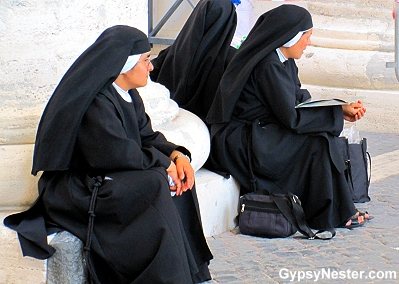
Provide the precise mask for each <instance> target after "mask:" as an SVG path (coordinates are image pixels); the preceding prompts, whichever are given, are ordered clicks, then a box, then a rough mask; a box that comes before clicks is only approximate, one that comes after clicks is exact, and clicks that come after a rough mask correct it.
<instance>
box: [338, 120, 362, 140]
mask: <svg viewBox="0 0 399 284" xmlns="http://www.w3.org/2000/svg"><path fill="white" fill-rule="evenodd" d="M339 136H341V137H346V138H348V143H349V144H360V142H361V140H362V138H361V137H360V133H359V129H358V128H357V127H356V124H355V123H353V124H352V126H351V127H349V128H344V129H343V130H342V132H341V134H340V135H339Z"/></svg>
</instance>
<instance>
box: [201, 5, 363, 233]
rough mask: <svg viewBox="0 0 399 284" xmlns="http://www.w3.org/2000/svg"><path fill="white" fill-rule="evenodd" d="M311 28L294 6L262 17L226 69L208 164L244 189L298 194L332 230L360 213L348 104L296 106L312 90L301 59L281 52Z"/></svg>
mask: <svg viewBox="0 0 399 284" xmlns="http://www.w3.org/2000/svg"><path fill="white" fill-rule="evenodd" d="M310 28H312V21H311V16H310V14H309V13H308V12H307V11H306V10H305V9H303V8H300V7H298V6H295V5H281V6H279V7H278V8H275V9H273V10H271V11H269V12H267V13H265V14H263V15H262V16H261V17H260V18H259V19H258V21H257V23H256V24H255V26H254V28H253V29H252V30H251V32H250V33H249V35H248V37H247V39H246V40H245V42H244V43H243V44H242V46H241V48H240V49H239V51H238V52H237V54H236V56H235V57H234V58H233V60H232V61H231V63H230V64H229V66H228V68H227V70H226V72H225V74H224V75H223V77H222V80H221V83H220V85H219V89H218V93H217V95H216V97H215V100H214V102H213V104H212V107H211V110H210V112H209V115H208V117H207V119H208V122H209V123H210V124H211V139H212V140H211V145H212V146H211V155H210V158H209V160H208V162H209V163H208V164H211V165H212V168H213V169H214V170H215V171H225V172H227V173H229V174H231V175H232V176H233V177H235V178H236V179H237V180H238V181H239V182H240V183H241V185H242V193H246V192H249V191H252V190H254V189H255V188H256V189H262V188H266V189H268V190H270V191H272V192H275V193H286V192H288V191H290V192H292V193H294V194H296V195H297V196H298V197H299V198H300V200H301V201H302V206H303V208H304V211H305V215H306V220H307V222H308V223H309V225H310V226H311V227H313V228H315V229H329V228H334V227H337V226H339V225H340V224H342V223H344V222H346V221H347V220H348V219H349V218H350V217H351V216H352V215H354V214H355V212H356V211H355V207H354V204H353V202H352V198H351V195H350V192H349V188H348V184H347V182H346V179H345V175H344V170H345V167H346V166H345V162H344V155H343V152H342V151H341V149H340V147H339V142H338V138H337V136H339V134H340V132H341V130H342V128H343V114H342V108H341V106H333V107H320V108H306V109H296V108H295V106H296V105H297V104H298V103H300V102H303V101H304V100H306V99H309V98H310V94H309V92H308V91H307V90H304V89H301V83H300V81H299V78H298V69H297V66H296V64H295V61H294V60H293V59H289V60H287V61H286V62H284V63H282V62H281V61H280V59H279V57H278V54H277V52H276V48H278V47H280V46H282V45H283V44H285V43H286V42H288V41H289V40H290V39H292V38H293V37H294V36H295V35H296V34H297V33H298V32H300V31H306V30H308V29H310ZM239 66H241V68H238V67H239Z"/></svg>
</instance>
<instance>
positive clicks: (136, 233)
mask: <svg viewBox="0 0 399 284" xmlns="http://www.w3.org/2000/svg"><path fill="white" fill-rule="evenodd" d="M140 41H142V42H141V43H140ZM110 42H112V43H113V44H115V45H116V47H115V46H114V47H113V48H112V49H108V48H109V47H112V44H110ZM132 46H133V47H132ZM118 47H119V49H118ZM127 48H128V50H127V53H126V52H124V51H125V50H126V49H127ZM115 49H116V50H115ZM147 51H149V44H148V40H146V37H145V35H144V34H142V33H141V32H139V31H138V30H136V29H134V28H130V27H126V26H117V27H113V28H110V29H108V30H106V31H105V32H104V33H103V34H102V35H101V36H100V37H99V39H98V40H97V41H96V42H95V43H94V44H93V45H92V46H91V47H89V49H88V50H87V51H86V52H85V53H84V54H83V55H82V56H81V57H80V58H78V60H77V61H76V62H75V64H74V65H73V66H71V68H70V70H69V71H68V72H67V73H66V75H65V76H64V78H63V80H62V81H61V83H60V85H59V87H58V88H57V89H58V90H63V89H64V88H66V86H64V84H63V83H62V82H71V81H74V79H75V80H79V79H80V76H83V75H82V74H84V75H87V74H86V73H85V72H83V73H80V72H77V70H78V71H79V70H80V71H82V69H84V67H83V65H85V64H83V63H82V62H85V63H90V62H91V60H90V59H92V58H93V52H94V53H96V52H99V53H101V52H105V54H107V55H108V56H111V57H108V58H107V57H101V56H100V57H97V56H94V58H95V61H100V62H97V64H99V66H105V68H106V69H107V70H108V71H104V73H106V74H108V75H104V73H101V72H100V73H99V74H98V75H96V72H92V73H91V74H93V76H90V75H87V77H84V76H83V78H81V80H88V81H90V79H92V80H94V81H96V79H94V78H93V77H97V80H102V77H103V82H105V83H104V87H103V88H102V89H101V90H100V91H99V92H98V93H96V94H91V93H90V92H89V93H87V94H86V96H85V97H84V98H81V97H80V95H76V93H71V94H70V98H69V100H71V101H73V100H77V101H79V100H83V101H87V104H86V105H85V104H83V103H81V104H69V103H68V105H67V106H65V104H64V103H63V99H62V97H63V96H64V95H65V93H64V92H63V91H57V90H56V91H55V93H54V94H53V97H52V99H51V100H50V102H49V104H48V106H47V107H46V110H45V112H44V114H43V116H42V120H41V124H40V126H39V130H38V136H37V141H41V142H42V143H43V144H41V146H40V145H39V146H38V145H36V149H35V155H40V154H42V155H45V154H44V153H46V149H43V148H42V145H45V144H46V143H48V142H47V141H49V140H48V139H46V138H45V137H43V136H45V135H46V134H48V133H53V134H55V135H56V134H57V131H56V130H54V131H50V129H52V125H53V126H57V125H59V127H62V126H63V125H70V124H68V112H67V110H69V112H70V116H73V117H76V116H77V117H78V118H77V121H78V122H77V123H76V125H70V126H71V127H70V128H71V129H69V130H68V129H67V130H66V131H65V132H67V135H66V134H65V133H64V132H63V133H61V134H60V135H62V136H63V137H64V139H69V142H70V143H71V144H72V151H71V153H70V154H69V153H65V152H64V151H65V148H64V147H69V144H70V143H63V144H61V145H52V147H50V148H49V149H47V152H50V153H51V154H52V155H54V156H56V157H55V161H56V162H51V164H49V163H47V162H46V161H47V160H48V159H49V158H48V157H45V158H43V159H42V158H41V157H40V156H36V159H34V166H33V172H34V173H36V172H37V171H39V170H44V171H43V174H42V176H41V177H40V180H39V197H38V199H37V200H36V201H35V203H34V204H33V205H32V207H31V208H30V209H28V210H27V211H25V212H21V213H17V214H14V215H11V216H8V217H7V218H6V219H5V220H4V224H5V225H6V226H8V227H10V228H12V229H14V230H16V231H17V232H18V237H19V240H20V243H21V247H22V250H23V254H24V255H27V256H32V257H36V258H39V259H45V258H48V257H50V256H51V255H52V254H53V253H54V249H53V248H52V247H51V246H49V245H48V244H47V235H48V234H49V233H52V232H54V231H58V230H67V231H69V232H71V233H72V234H74V235H76V236H77V237H79V238H80V239H81V240H82V241H83V242H84V243H85V244H86V247H87V245H88V241H87V240H88V238H90V239H91V242H90V243H89V245H90V250H91V252H90V256H89V259H88V258H87V257H86V262H90V263H92V264H93V265H91V266H90V268H92V269H93V270H94V271H95V272H96V273H95V274H91V281H92V282H94V280H95V279H96V278H98V280H99V281H98V282H99V283H182V284H185V283H193V282H200V281H205V280H208V279H210V275H209V270H208V264H209V260H210V259H211V258H212V254H211V252H210V250H209V248H208V246H207V243H206V240H205V237H204V235H203V231H202V226H201V220H200V214H199V208H198V202H197V197H196V193H195V188H193V190H191V191H187V192H185V193H184V194H183V195H182V196H175V197H172V196H171V193H170V188H169V183H168V179H167V173H166V168H167V167H169V165H170V158H169V155H170V154H171V153H172V151H173V150H179V151H181V152H183V153H184V154H187V155H190V152H189V151H188V150H187V149H185V148H184V147H179V146H177V145H174V144H173V143H170V142H168V141H167V140H166V139H165V137H164V136H163V135H162V134H161V133H159V132H154V131H153V130H152V127H151V122H150V119H149V117H148V116H147V114H146V113H145V109H144V105H143V102H142V99H141V97H140V96H139V95H138V93H137V91H136V90H130V95H131V97H132V100H133V102H132V103H128V102H126V101H124V100H123V99H122V98H121V96H120V95H119V94H118V93H117V91H116V90H115V89H114V88H113V87H112V85H111V83H112V82H113V80H114V79H112V78H114V76H117V74H118V72H119V71H117V73H115V74H114V76H112V77H110V75H109V74H110V72H111V73H112V72H113V71H109V70H110V69H113V68H115V70H121V69H122V66H123V64H124V62H125V61H126V58H127V55H129V53H130V54H140V53H144V52H147ZM113 52H116V53H117V54H114V55H115V58H112V54H113ZM123 52H124V54H125V55H123V54H122V55H120V53H123ZM123 58H124V59H123ZM112 60H114V63H113V64H112V63H111V62H110V61H112ZM101 61H103V62H101ZM82 64H83V65H82ZM88 65H90V64H88ZM114 65H117V66H116V67H115V66H114ZM112 66H114V67H112ZM91 67H93V66H91ZM85 71H86V72H87V71H88V70H85ZM93 71H95V70H93ZM97 71H98V69H97ZM107 78H109V79H107ZM89 83H90V82H89ZM82 84H83V85H82V87H83V89H85V84H84V82H82ZM97 84H98V81H97ZM68 85H69V83H68ZM78 87H79V85H77V89H78ZM91 87H92V88H94V89H95V88H96V84H94V85H92V86H91ZM87 89H90V90H91V88H90V87H88V88H87ZM86 91H87V90H86ZM77 93H79V91H78V90H77ZM83 95H84V93H83ZM87 97H89V98H87ZM66 98H67V97H65V96H64V101H65V100H66V101H67V99H66ZM61 106H62V107H61ZM59 107H61V109H63V110H64V115H66V117H64V118H63V119H61V120H58V121H57V119H59V117H58V116H57V114H56V113H54V112H57V109H58V108H59ZM80 113H82V116H81V117H80V119H79V114H80ZM50 118H51V122H49V121H46V120H47V119H50ZM65 120H66V121H65ZM72 120H73V119H72ZM71 124H73V123H71ZM74 126H76V127H74ZM75 128H76V130H75ZM49 131H50V132H49ZM75 133H76V134H75ZM50 138H51V137H50ZM58 139H60V138H59V137H55V138H54V141H55V142H56V141H58ZM57 146H58V152H60V153H59V154H57ZM38 148H40V149H38ZM53 149H55V151H53ZM47 154H48V153H46V155H47ZM60 156H61V157H60ZM65 156H70V159H68V160H67V161H65V160H64V159H65ZM54 163H56V164H54ZM96 177H101V178H99V179H97V178H96ZM95 186H99V188H98V193H97V196H95V195H94V194H93V192H94V191H95ZM93 196H94V197H96V198H95V199H94V203H93V200H91V199H92V198H93ZM89 208H91V209H93V211H94V212H92V213H94V215H95V217H94V219H92V221H93V220H94V222H93V228H92V232H91V233H90V234H88V233H89V232H90V231H91V229H90V228H89V226H88V225H89V219H90V218H89V217H90V215H93V214H88V211H89ZM96 283H97V282H96Z"/></svg>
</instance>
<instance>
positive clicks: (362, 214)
mask: <svg viewBox="0 0 399 284" xmlns="http://www.w3.org/2000/svg"><path fill="white" fill-rule="evenodd" d="M356 210H357V209H356ZM357 212H358V213H359V215H358V216H363V217H364V221H370V220H373V219H374V217H373V216H370V214H369V212H367V211H364V212H361V211H359V210H357ZM366 215H368V216H369V217H368V218H367V217H366Z"/></svg>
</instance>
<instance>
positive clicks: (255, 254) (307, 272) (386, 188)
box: [206, 133, 399, 284]
mask: <svg viewBox="0 0 399 284" xmlns="http://www.w3.org/2000/svg"><path fill="white" fill-rule="evenodd" d="M362 136H363V137H367V140H368V151H369V153H370V155H371V157H372V171H371V176H372V182H371V186H370V191H369V194H370V197H371V201H370V202H368V203H359V204H356V206H357V208H358V209H360V210H367V211H368V212H370V214H371V215H372V216H374V217H375V219H374V220H371V221H368V222H367V223H366V224H365V225H364V226H363V227H360V228H355V229H353V230H348V229H337V235H336V236H335V238H333V239H332V240H329V241H322V240H307V239H303V238H301V235H298V234H296V235H294V236H293V237H289V238H281V239H265V238H256V237H250V236H245V235H241V234H239V233H238V230H236V229H235V230H233V231H231V232H226V233H223V234H221V235H218V236H214V237H211V238H208V243H209V246H210V248H211V250H212V252H213V255H214V259H213V260H212V261H211V265H210V270H211V273H212V277H213V280H211V281H208V282H206V283H207V284H208V283H209V284H210V283H212V284H215V283H251V284H255V283H399V237H398V236H399V222H398V219H397V218H398V216H399V190H398V184H399V135H398V134H377V133H362ZM374 172H375V173H374ZM387 173H388V174H387ZM374 180H375V181H374ZM294 273H296V274H294ZM317 273H320V275H319V277H318V278H317V276H316V274H317ZM323 273H324V274H323ZM299 277H302V278H299ZM395 277H396V278H395Z"/></svg>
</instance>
